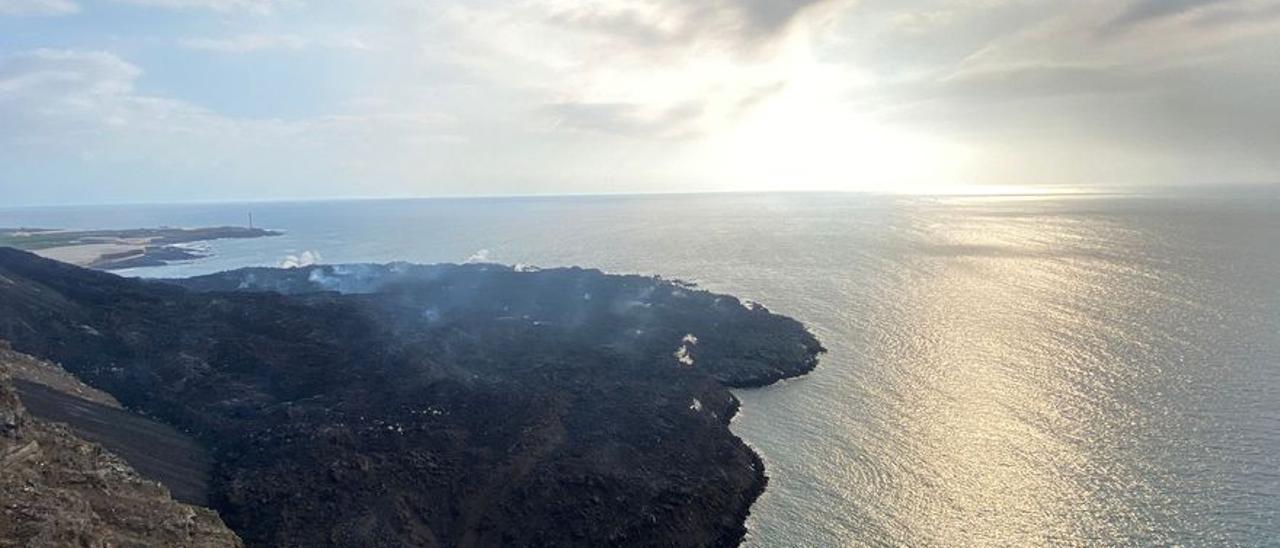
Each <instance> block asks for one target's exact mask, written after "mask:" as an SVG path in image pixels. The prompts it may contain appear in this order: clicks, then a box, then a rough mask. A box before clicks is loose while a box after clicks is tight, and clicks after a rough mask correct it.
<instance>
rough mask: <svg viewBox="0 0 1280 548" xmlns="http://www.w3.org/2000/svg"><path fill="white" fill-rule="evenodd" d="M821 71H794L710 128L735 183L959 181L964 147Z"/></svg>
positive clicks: (750, 186)
mask: <svg viewBox="0 0 1280 548" xmlns="http://www.w3.org/2000/svg"><path fill="white" fill-rule="evenodd" d="M821 72H822V71H821V70H820V69H815V70H812V71H799V73H798V74H796V75H795V77H793V78H792V79H791V80H790V81H789V82H788V83H787V85H786V86H785V87H784V88H783V89H782V90H781V91H779V92H778V93H777V94H776V95H774V96H772V97H770V98H769V99H768V100H765V101H763V102H761V103H760V104H759V105H757V106H756V107H755V108H753V109H752V110H751V111H750V112H748V113H745V114H744V115H743V116H742V117H741V118H740V119H738V120H736V121H734V122H732V123H730V124H726V126H725V127H723V128H722V129H721V131H719V132H718V133H717V134H716V136H715V138H714V139H713V147H712V149H713V152H712V157H713V158H715V161H716V162H718V163H719V165H720V172H721V173H726V174H731V175H730V176H731V177H732V182H731V183H729V184H732V185H733V186H734V187H735V189H737V190H864V191H866V190H869V191H884V192H899V191H911V190H910V189H911V188H913V187H920V186H938V185H944V186H945V185H948V184H959V183H963V181H962V180H960V179H961V173H962V172H963V168H964V166H965V164H966V162H967V161H968V160H969V157H970V154H969V152H968V150H966V148H965V147H962V146H959V145H957V144H954V143H946V142H942V141H940V140H938V139H934V138H930V137H929V136H927V135H922V134H920V133H918V132H913V131H910V130H907V129H905V128H899V127H894V126H893V125H891V124H889V123H886V122H884V121H883V120H881V119H879V118H878V117H877V116H875V115H874V113H870V112H865V109H861V108H859V107H858V106H857V103H856V102H855V101H853V100H852V98H851V97H847V96H843V91H842V90H844V89H846V88H845V86H840V85H835V82H833V80H834V77H832V76H830V75H823V74H822V73H821Z"/></svg>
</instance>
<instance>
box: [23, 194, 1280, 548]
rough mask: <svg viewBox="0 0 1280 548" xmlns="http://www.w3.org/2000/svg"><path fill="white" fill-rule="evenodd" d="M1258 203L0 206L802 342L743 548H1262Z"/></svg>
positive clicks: (1264, 390)
mask: <svg viewBox="0 0 1280 548" xmlns="http://www.w3.org/2000/svg"><path fill="white" fill-rule="evenodd" d="M1278 197H1280V194H1277V193H1276V192H1265V191H1263V192H1259V191H1254V192H1251V193H1248V194H1233V195H1225V196H1224V195H1210V194H1207V193H1206V194H1202V195H1194V196H1193V195H1181V196H1142V197H1139V196H1114V195H1112V196H1072V197H968V198H964V197H885V196H867V195H714V196H713V195H700V196H649V197H607V198H605V197H598V198H537V199H535V198H523V199H475V200H415V201H374V202H328V203H322V202H313V203H295V204H254V205H209V206H186V205H184V206H146V207H141V206H131V207H95V208H58V209H22V210H12V209H10V210H0V226H15V225H25V226H45V227H67V228H91V227H92V228H100V227H137V226H157V225H173V226H204V225H220V224H244V223H245V219H246V216H247V214H248V213H249V212H250V211H252V213H253V215H254V219H255V220H256V222H257V224H258V225H259V226H265V227H270V228H279V229H282V230H285V231H287V235H286V236H283V237H279V238H270V239H260V240H245V241H222V242H214V243H211V244H210V245H209V247H210V249H211V250H212V251H213V252H215V253H216V257H214V258H211V259H207V260H204V261H199V262H195V263H191V264H184V265H174V266H170V267H165V268H158V269H145V270H139V271H134V272H131V273H130V274H132V275H140V276H186V275H193V274H201V273H207V272H212V271H216V270H221V269H226V268H233V267H240V266H246V265H272V266H274V265H279V264H281V262H282V261H286V260H289V256H293V257H294V260H295V261H296V260H299V259H303V260H305V257H304V256H305V255H318V256H319V257H320V258H321V259H322V260H323V262H358V261H379V262H382V261H392V260H408V261H414V262H460V261H466V260H469V259H483V260H487V261H491V262H500V263H507V264H517V263H520V264H531V265H538V266H562V265H583V266H592V267H597V268H601V269H603V270H606V271H612V272H628V273H630V272H637V273H649V274H661V275H663V276H666V277H674V278H681V279H685V280H689V281H694V282H697V283H699V284H700V285H702V286H703V287H706V288H708V289H711V290H714V291H719V292H729V293H733V294H736V295H738V296H741V297H743V298H747V299H751V300H755V301H758V302H761V303H763V304H765V305H766V306H768V307H769V308H770V309H772V310H774V311H776V312H780V313H783V314H787V315H791V316H794V317H796V318H798V319H800V320H802V321H804V322H806V323H807V324H808V325H809V326H810V327H811V328H812V329H813V330H814V331H815V332H816V333H817V334H818V336H819V337H820V338H821V339H822V341H823V342H824V343H825V344H826V345H827V346H828V347H829V348H830V350H831V352H830V354H829V355H827V356H826V357H825V359H824V360H823V362H822V364H821V366H820V367H819V369H818V370H817V371H816V372H814V373H813V374H811V375H809V376H807V377H804V378H801V379H797V380H792V381H789V382H786V383H783V384H780V385H777V386H773V387H770V388H766V389H761V390H749V391H742V392H740V393H739V395H740V397H741V398H742V400H743V402H744V404H745V405H744V410H743V414H742V415H741V416H740V417H739V418H738V419H737V421H736V422H735V423H734V430H735V431H736V432H737V433H738V434H739V435H741V436H742V437H743V438H745V439H746V440H747V441H748V442H749V443H751V444H752V445H753V446H754V447H756V448H757V450H758V451H760V452H761V454H762V455H763V456H764V458H765V460H766V462H767V463H768V467H769V473H770V476H771V477H772V480H771V483H770V485H769V490H768V492H767V493H766V494H765V496H764V497H763V498H762V499H761V500H760V502H759V503H758V504H757V505H756V507H755V508H754V510H753V515H752V517H751V520H750V522H749V524H748V525H749V527H750V529H751V533H750V538H749V544H750V545H753V546H841V545H853V546H862V545H865V546H975V545H984V546H985V545H1015V546H1028V545H1189V546H1204V545H1214V546H1221V545H1227V546H1231V545H1242V546H1258V545H1278V543H1280V199H1278Z"/></svg>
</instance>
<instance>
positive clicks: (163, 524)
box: [0, 343, 241, 548]
mask: <svg viewBox="0 0 1280 548" xmlns="http://www.w3.org/2000/svg"><path fill="white" fill-rule="evenodd" d="M15 369H21V371H15ZM33 369H43V370H45V371H42V373H45V372H47V373H49V374H50V375H51V376H55V377H56V376H57V373H58V372H57V371H56V370H57V368H56V366H52V365H51V364H47V363H46V364H40V363H38V361H37V360H33V359H31V358H29V357H26V356H21V355H19V354H17V353H14V352H9V351H7V350H4V349H3V347H2V343H0V547H9V546H13V547H18V546H24V547H25V546H40V547H62V546H66V547H73V546H75V547H95V548H96V547H103V548H106V547H112V546H174V547H187V548H213V547H227V546H240V545H241V542H240V539H239V538H237V537H236V535H235V533H233V532H231V530H230V529H228V528H227V527H226V525H224V524H223V522H222V520H221V519H219V518H218V515H217V514H216V513H215V512H213V511H211V510H208V509H205V508H200V507H197V506H188V505H186V504H182V503H179V502H177V501H175V500H173V499H172V498H170V496H169V491H168V490H167V489H166V488H165V487H163V486H162V485H160V484H157V483H154V482H152V481H148V480H147V479H144V477H142V476H140V475H139V474H138V473H136V472H135V471H134V470H133V469H132V468H131V467H130V465H129V464H128V463H127V462H126V461H124V460H121V459H120V457H118V456H117V455H115V454H113V453H111V452H109V451H107V450H105V449H103V447H102V446H100V445H98V444H95V443H91V442H89V441H86V440H85V439H83V438H81V437H80V436H79V435H78V432H77V431H76V430H75V429H71V428H68V427H66V426H64V425H60V424H55V423H53V422H50V421H46V420H42V419H41V418H38V415H39V414H38V413H28V410H27V407H28V405H26V404H27V402H28V399H27V397H26V395H23V397H22V398H21V399H20V398H19V397H18V394H19V391H17V390H15V388H14V383H15V382H22V383H26V384H27V385H28V386H31V387H39V389H40V390H44V391H48V392H51V393H55V394H57V395H58V397H60V398H63V399H64V400H67V401H70V400H77V401H80V402H89V400H83V399H77V396H76V395H75V394H76V393H77V392H79V391H87V392H91V391H92V389H90V388H88V387H73V386H72V384H74V383H71V382H55V383H51V384H53V386H55V387H57V388H53V387H50V386H46V385H43V384H37V383H33V382H31V381H27V380H22V381H13V379H12V378H11V375H13V374H17V375H19V376H22V377H26V378H29V377H28V374H29V373H31V372H32V370H33ZM66 388H73V389H72V390H67V391H63V390H64V389H66ZM93 405H102V404H99V403H93ZM103 407H106V408H108V409H112V410H113V412H115V413H120V414H124V413H125V412H124V411H122V410H119V409H116V408H113V407H110V406H105V405H104V406H103ZM33 415H35V416H33Z"/></svg>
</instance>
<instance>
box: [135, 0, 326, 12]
mask: <svg viewBox="0 0 1280 548" xmlns="http://www.w3.org/2000/svg"><path fill="white" fill-rule="evenodd" d="M115 2H118V3H121V4H132V5H135V6H148V7H157V8H170V9H184V8H198V9H209V10H214V11H220V12H231V11H247V12H252V13H259V14H269V13H273V12H275V11H276V9H277V8H281V7H288V6H299V5H301V4H302V2H301V1H300V0H115Z"/></svg>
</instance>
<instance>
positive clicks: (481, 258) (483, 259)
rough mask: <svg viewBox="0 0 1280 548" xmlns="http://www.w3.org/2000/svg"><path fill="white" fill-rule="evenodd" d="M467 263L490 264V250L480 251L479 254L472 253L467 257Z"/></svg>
mask: <svg viewBox="0 0 1280 548" xmlns="http://www.w3.org/2000/svg"><path fill="white" fill-rule="evenodd" d="M466 262H467V263H468V264H470V263H487V262H489V250H488V249H481V250H480V251H477V252H475V253H472V254H471V256H470V257H467V261H466Z"/></svg>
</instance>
